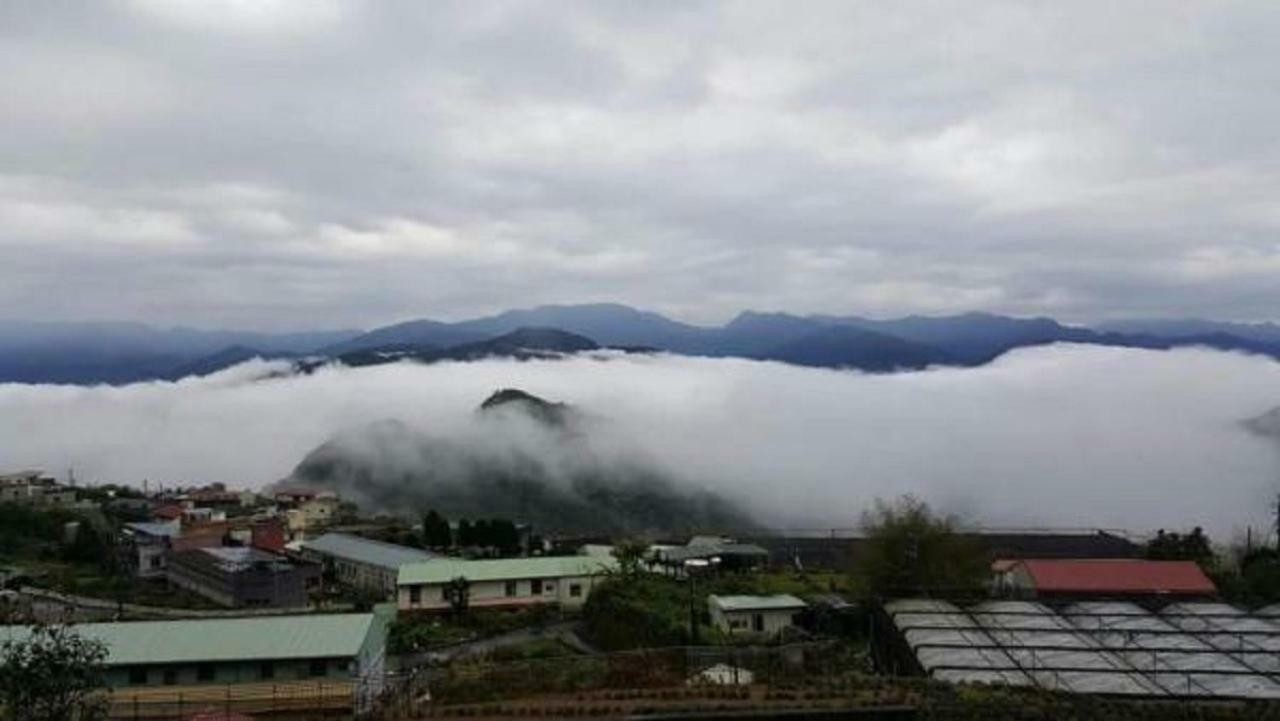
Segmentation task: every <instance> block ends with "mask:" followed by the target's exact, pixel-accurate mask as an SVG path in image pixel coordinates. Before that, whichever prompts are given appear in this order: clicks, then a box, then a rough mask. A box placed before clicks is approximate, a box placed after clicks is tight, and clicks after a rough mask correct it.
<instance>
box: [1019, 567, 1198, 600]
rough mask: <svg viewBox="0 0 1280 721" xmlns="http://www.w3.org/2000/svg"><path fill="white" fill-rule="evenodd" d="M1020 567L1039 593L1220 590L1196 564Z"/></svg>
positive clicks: (1191, 592) (1193, 591)
mask: <svg viewBox="0 0 1280 721" xmlns="http://www.w3.org/2000/svg"><path fill="white" fill-rule="evenodd" d="M1019 565H1021V566H1022V567H1023V568H1025V569H1026V571H1027V573H1028V574H1029V575H1030V576H1031V580H1032V582H1033V583H1034V584H1035V588H1036V590H1037V591H1056V592H1080V593H1086V592H1087V593H1183V594H1209V593H1214V592H1215V591H1216V590H1217V589H1216V588H1215V587H1214V585H1213V581H1210V580H1209V577H1208V576H1206V575H1204V571H1201V570H1200V567H1199V566H1197V565H1196V564H1195V562H1194V561H1139V560H1130V559H1100V560H1099V559H1070V560H1065V559H1064V560H1044V559H1028V560H1023V561H1020V562H1019Z"/></svg>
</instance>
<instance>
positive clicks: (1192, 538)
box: [1147, 526, 1215, 569]
mask: <svg viewBox="0 0 1280 721" xmlns="http://www.w3.org/2000/svg"><path fill="white" fill-rule="evenodd" d="M1147 558H1149V559H1151V560H1153V561H1195V562H1196V563H1198V564H1200V566H1201V567H1202V568H1206V569H1207V568H1211V567H1213V565H1214V561H1215V558H1214V553H1213V546H1212V544H1210V543H1209V537H1208V536H1206V535H1204V529H1202V528H1200V527H1199V526H1196V527H1195V528H1193V529H1191V532H1190V533H1176V532H1175V533H1165V532H1164V529H1163V528H1162V529H1160V530H1159V531H1156V537H1155V538H1153V539H1151V541H1149V542H1148V543H1147Z"/></svg>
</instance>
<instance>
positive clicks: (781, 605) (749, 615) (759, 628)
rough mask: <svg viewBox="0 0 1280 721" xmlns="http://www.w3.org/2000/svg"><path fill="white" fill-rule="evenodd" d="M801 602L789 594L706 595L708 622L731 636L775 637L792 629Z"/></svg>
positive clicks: (795, 622)
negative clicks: (709, 617)
mask: <svg viewBox="0 0 1280 721" xmlns="http://www.w3.org/2000/svg"><path fill="white" fill-rule="evenodd" d="M805 608H806V604H805V602H804V601H801V600H800V599H798V598H796V597H795V596H791V595H789V594H779V595H776V596H715V595H712V596H708V597H707V609H708V611H709V612H710V614H711V623H712V625H714V626H715V627H716V628H718V629H720V630H721V631H723V632H725V633H728V634H731V635H762V636H776V635H778V634H780V633H782V632H783V631H785V630H787V629H790V628H795V627H796V626H797V625H798V622H799V620H800V618H799V617H800V613H801V612H802V611H804V609H805Z"/></svg>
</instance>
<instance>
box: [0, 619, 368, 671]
mask: <svg viewBox="0 0 1280 721" xmlns="http://www.w3.org/2000/svg"><path fill="white" fill-rule="evenodd" d="M374 622H375V620H374V615H373V614H371V613H351V614H324V615H299V616H261V617H256V618H218V619H190V620H182V621H131V622H121V623H83V624H78V625H76V626H75V630H76V632H77V633H79V634H80V635H81V636H83V637H85V638H90V639H97V640H99V641H102V643H103V644H105V645H106V647H107V651H108V654H107V665H109V666H133V665H142V664H163V663H205V662H218V661H247V660H253V661H269V660H285V659H308V658H348V657H352V656H355V655H356V654H357V653H359V651H360V647H361V646H363V645H364V643H365V640H366V639H367V638H368V636H369V634H370V632H371V631H372V630H373V628H374ZM29 633H30V628H29V627H27V626H0V643H2V642H4V641H8V640H14V641H17V640H21V639H24V638H26V637H27V635H28V634H29Z"/></svg>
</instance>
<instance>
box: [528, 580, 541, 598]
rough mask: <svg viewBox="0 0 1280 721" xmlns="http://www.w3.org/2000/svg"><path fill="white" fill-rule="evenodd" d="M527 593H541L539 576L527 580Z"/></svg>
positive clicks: (539, 594)
mask: <svg viewBox="0 0 1280 721" xmlns="http://www.w3.org/2000/svg"><path fill="white" fill-rule="evenodd" d="M529 593H532V594H533V595H535V596H541V595H542V579H541V578H535V579H533V580H532V581H530V582H529Z"/></svg>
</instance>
